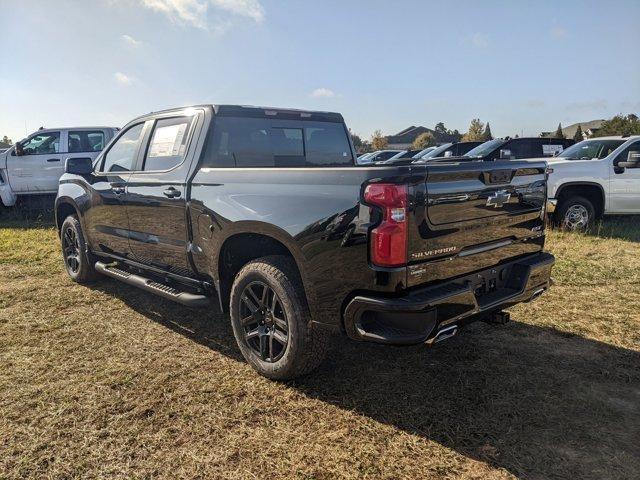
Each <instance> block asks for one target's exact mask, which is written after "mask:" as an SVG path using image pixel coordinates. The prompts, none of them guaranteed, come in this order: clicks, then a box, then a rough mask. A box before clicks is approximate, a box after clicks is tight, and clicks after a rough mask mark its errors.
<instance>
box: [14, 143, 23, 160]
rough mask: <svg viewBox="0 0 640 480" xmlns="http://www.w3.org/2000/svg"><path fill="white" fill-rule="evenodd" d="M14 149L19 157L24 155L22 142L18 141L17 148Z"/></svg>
mask: <svg viewBox="0 0 640 480" xmlns="http://www.w3.org/2000/svg"><path fill="white" fill-rule="evenodd" d="M14 151H15V152H16V155H17V156H18V157H21V156H22V155H24V148H23V147H22V144H21V143H20V142H16V148H15V149H14Z"/></svg>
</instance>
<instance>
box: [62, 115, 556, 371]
mask: <svg viewBox="0 0 640 480" xmlns="http://www.w3.org/2000/svg"><path fill="white" fill-rule="evenodd" d="M355 158H356V156H355V150H354V148H353V145H352V143H351V141H350V137H349V134H348V129H347V128H346V126H345V123H344V120H343V118H342V116H341V115H340V114H337V113H327V112H313V111H300V110H284V109H276V108H258V107H244V106H230V105H215V106H213V105H204V106H193V107H188V108H181V109H174V110H167V111H162V112H155V113H151V114H148V115H145V116H142V117H139V118H137V119H135V120H133V121H132V122H130V123H129V124H128V125H126V126H125V127H124V128H123V129H122V131H121V132H120V133H119V134H118V136H117V137H116V138H115V139H114V141H112V142H111V144H110V145H109V146H108V147H107V148H106V149H105V150H104V151H103V152H102V153H101V154H100V155H99V156H98V158H97V159H96V160H95V161H92V160H91V159H89V158H84V157H82V156H81V155H80V156H72V157H70V158H68V159H67V160H66V173H65V174H64V175H63V176H62V178H61V179H60V185H59V189H58V196H57V198H56V203H55V209H56V223H57V227H58V229H59V233H60V239H61V244H62V254H63V258H64V263H65V267H66V270H67V272H68V274H69V275H70V276H71V278H72V279H73V280H75V281H76V282H79V283H85V282H90V281H92V280H95V279H96V277H98V276H99V274H102V275H106V276H109V277H112V278H115V279H117V280H119V281H122V282H125V283H127V284H130V285H133V286H136V287H139V288H141V289H144V290H146V291H148V292H151V293H154V294H156V295H160V296H162V297H164V298H167V299H170V300H173V301H176V302H179V303H182V304H184V305H186V306H192V307H204V308H220V309H222V310H224V311H226V312H228V313H229V316H230V320H231V326H232V329H233V332H234V335H235V338H236V340H237V343H238V346H239V349H240V351H241V353H242V355H243V356H244V358H245V359H246V360H247V361H248V363H249V364H250V365H251V366H252V367H253V368H255V369H256V370H257V371H258V372H259V373H260V374H262V375H265V376H267V377H269V378H273V379H289V378H293V377H296V376H298V375H302V374H305V373H307V372H310V371H311V370H313V369H314V368H315V367H316V366H317V365H319V363H320V362H321V360H322V358H323V357H324V355H325V352H326V351H327V349H328V348H329V346H330V343H331V339H332V338H334V336H335V334H336V333H340V332H341V333H342V334H344V335H347V336H348V337H350V338H352V339H354V340H358V341H371V342H379V343H386V344H396V345H398V344H401V345H409V344H420V343H427V344H432V343H436V342H438V341H440V340H443V339H445V338H448V337H450V336H452V335H454V334H456V333H457V332H458V330H459V329H460V328H461V327H463V326H464V325H465V324H467V323H468V322H471V321H474V320H481V319H493V320H496V319H506V315H507V313H506V312H503V311H502V310H503V309H504V308H507V307H509V306H511V305H514V304H516V303H518V302H523V301H530V300H533V299H534V298H536V297H538V296H539V295H540V294H542V293H543V292H544V291H545V290H546V289H547V288H548V287H549V285H550V273H551V268H552V265H553V263H554V258H553V256H552V255H550V254H549V253H545V252H544V251H543V247H544V240H545V236H544V214H545V212H544V207H545V200H546V164H545V162H543V161H517V160H516V161H495V162H474V161H465V162H448V161H442V160H440V161H436V162H433V164H430V163H427V164H421V165H394V164H382V165H371V166H364V167H363V166H357V165H356V164H355ZM445 160H446V159H445Z"/></svg>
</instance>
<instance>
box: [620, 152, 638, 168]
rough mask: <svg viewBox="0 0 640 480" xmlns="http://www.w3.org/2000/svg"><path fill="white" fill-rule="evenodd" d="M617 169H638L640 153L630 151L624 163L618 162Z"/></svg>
mask: <svg viewBox="0 0 640 480" xmlns="http://www.w3.org/2000/svg"><path fill="white" fill-rule="evenodd" d="M617 166H618V167H619V168H640V151H635V150H632V151H630V152H629V154H628V155H627V161H626V162H618V165H617Z"/></svg>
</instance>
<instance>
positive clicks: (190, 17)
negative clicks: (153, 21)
mask: <svg viewBox="0 0 640 480" xmlns="http://www.w3.org/2000/svg"><path fill="white" fill-rule="evenodd" d="M139 1H140V2H141V3H142V5H144V6H145V7H147V8H150V9H151V10H155V11H157V12H161V13H163V14H165V15H166V16H167V17H168V18H169V20H171V21H172V22H174V23H177V24H182V25H191V26H193V27H196V28H201V29H203V30H209V23H208V21H207V14H208V11H209V7H213V9H215V10H218V11H219V12H224V13H229V14H232V15H237V16H241V17H246V18H250V19H252V20H254V21H255V22H257V23H260V22H262V21H263V20H264V16H265V12H264V8H263V7H262V4H261V3H260V1H259V0H139ZM221 25H224V26H225V27H221ZM227 29H228V23H225V22H221V21H218V22H217V23H216V25H214V27H213V31H214V32H216V33H220V32H223V31H226V30H227Z"/></svg>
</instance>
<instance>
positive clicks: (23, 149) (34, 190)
mask: <svg viewBox="0 0 640 480" xmlns="http://www.w3.org/2000/svg"><path fill="white" fill-rule="evenodd" d="M117 130H118V129H117V128H112V127H73V128H48V129H40V130H38V131H37V132H34V133H32V134H31V135H29V136H28V137H27V138H25V139H24V140H21V141H20V142H16V144H15V145H14V146H12V147H11V148H9V149H8V150H7V151H6V152H3V153H0V201H1V202H2V203H3V204H4V205H5V206H6V207H11V206H13V205H15V203H16V201H17V199H18V196H23V195H39V194H54V193H56V191H57V190H58V179H59V178H60V176H61V175H62V174H63V173H64V160H65V159H66V158H67V157H68V156H69V155H77V154H82V156H83V157H87V158H91V159H92V160H94V159H95V158H96V157H97V156H98V154H99V153H100V151H101V150H102V149H103V148H104V147H105V146H106V144H107V143H109V141H110V140H111V139H112V138H113V137H114V136H115V133H116V131H117Z"/></svg>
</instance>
